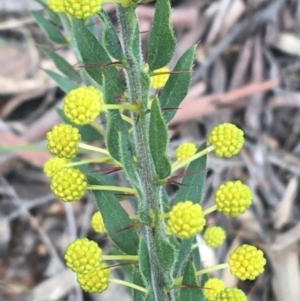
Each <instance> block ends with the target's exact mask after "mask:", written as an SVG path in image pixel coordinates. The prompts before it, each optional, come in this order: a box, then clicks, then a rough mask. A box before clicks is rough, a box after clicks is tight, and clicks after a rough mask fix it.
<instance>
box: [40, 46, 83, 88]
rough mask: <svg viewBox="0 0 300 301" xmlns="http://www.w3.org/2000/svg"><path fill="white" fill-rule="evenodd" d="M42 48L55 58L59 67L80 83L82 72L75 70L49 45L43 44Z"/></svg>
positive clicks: (71, 78) (55, 62) (62, 71)
mask: <svg viewBox="0 0 300 301" xmlns="http://www.w3.org/2000/svg"><path fill="white" fill-rule="evenodd" d="M40 48H41V49H42V50H43V51H44V52H46V53H47V54H48V56H49V57H50V58H51V59H52V60H53V62H54V64H55V66H56V67H57V69H58V70H59V71H60V72H61V73H63V74H65V75H66V76H67V77H68V78H69V79H70V80H73V81H74V82H77V83H80V82H81V77H80V74H79V73H78V72H77V71H76V70H74V68H73V66H72V65H71V64H70V63H68V62H67V61H66V60H65V59H64V58H63V57H62V56H60V55H59V54H57V53H55V52H54V51H52V50H51V49H50V48H49V47H47V46H43V45H41V46H40Z"/></svg>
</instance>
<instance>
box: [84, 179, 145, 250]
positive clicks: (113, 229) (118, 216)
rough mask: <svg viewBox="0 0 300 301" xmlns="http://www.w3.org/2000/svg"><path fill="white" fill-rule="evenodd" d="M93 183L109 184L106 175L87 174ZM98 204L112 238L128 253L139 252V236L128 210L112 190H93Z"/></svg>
mask: <svg viewBox="0 0 300 301" xmlns="http://www.w3.org/2000/svg"><path fill="white" fill-rule="evenodd" d="M87 178H88V181H89V183H90V184H91V185H107V181H106V177H103V176H101V175H99V174H97V175H90V174H88V175H87ZM92 193H93V195H94V197H95V201H96V204H97V206H98V208H99V210H100V212H101V214H102V216H103V220H104V224H105V227H106V229H107V231H108V233H109V236H110V238H111V240H112V241H113V242H114V243H115V244H116V246H117V247H118V248H119V249H120V250H121V251H123V252H124V253H126V254H131V255H136V254H137V253H138V245H139V238H138V235H137V233H136V230H135V229H134V228H133V227H134V225H133V224H132V221H131V220H130V218H129V216H128V214H127V212H126V211H125V210H124V208H123V207H122V206H121V205H120V203H119V201H118V200H117V198H116V197H115V196H114V195H113V193H111V192H107V191H93V192H92Z"/></svg>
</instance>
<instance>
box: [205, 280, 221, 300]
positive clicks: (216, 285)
mask: <svg viewBox="0 0 300 301" xmlns="http://www.w3.org/2000/svg"><path fill="white" fill-rule="evenodd" d="M224 288H225V283H224V281H223V280H221V279H219V278H210V279H209V280H207V281H206V282H205V284H204V288H203V292H204V295H205V297H206V298H207V299H208V301H215V299H216V296H217V295H218V294H219V292H220V291H222V290H223V289H224Z"/></svg>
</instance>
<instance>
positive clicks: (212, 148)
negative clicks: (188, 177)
mask: <svg viewBox="0 0 300 301" xmlns="http://www.w3.org/2000/svg"><path fill="white" fill-rule="evenodd" d="M214 149H215V146H213V145H211V146H209V147H207V148H206V149H204V150H203V151H201V152H199V153H196V154H195V155H193V156H192V157H190V158H188V159H186V160H184V161H182V162H180V163H176V164H174V165H173V166H172V172H174V171H176V170H178V169H180V168H182V167H184V166H186V165H188V164H190V163H191V162H192V161H194V160H196V159H198V158H201V157H203V156H204V155H207V154H208V153H209V152H211V151H213V150H214Z"/></svg>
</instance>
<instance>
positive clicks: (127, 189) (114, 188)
mask: <svg viewBox="0 0 300 301" xmlns="http://www.w3.org/2000/svg"><path fill="white" fill-rule="evenodd" d="M86 189H89V190H105V191H120V192H123V193H130V194H134V195H135V194H136V190H135V189H134V188H130V187H122V186H105V185H89V186H88V187H87V188H86Z"/></svg>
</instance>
